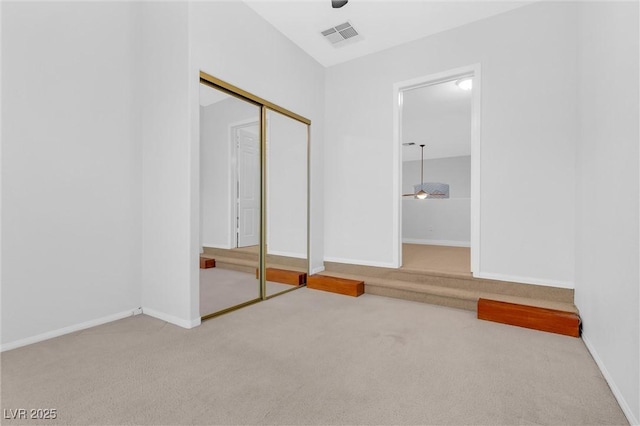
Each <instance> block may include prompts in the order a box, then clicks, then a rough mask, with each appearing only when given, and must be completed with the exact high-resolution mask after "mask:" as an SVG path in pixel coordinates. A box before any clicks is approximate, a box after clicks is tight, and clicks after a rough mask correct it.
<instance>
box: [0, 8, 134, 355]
mask: <svg viewBox="0 0 640 426" xmlns="http://www.w3.org/2000/svg"><path fill="white" fill-rule="evenodd" d="M2 8H3V11H2V35H1V38H2V56H3V58H2V59H3V61H2V88H3V93H2V123H3V127H2V149H3V156H2V229H3V235H2V266H3V268H2V345H3V349H9V348H12V347H16V346H20V345H22V344H26V343H31V342H33V341H37V340H41V339H43V338H47V337H53V336H55V335H57V334H61V333H64V332H69V331H72V330H74V329H79V328H83V327H86V326H90V325H96V324H98V323H100V322H104V321H108V320H113V319H116V318H118V317H122V316H126V315H130V314H131V313H132V311H133V310H134V309H136V308H137V307H139V306H140V300H141V299H140V287H139V283H140V279H141V269H140V261H141V254H140V253H141V202H140V196H141V193H142V192H141V191H142V184H141V172H140V163H141V145H140V121H139V109H138V107H139V105H138V101H137V98H138V96H137V94H138V88H137V84H138V81H137V75H136V73H135V70H136V67H137V65H138V63H137V59H136V58H137V57H138V56H139V52H138V51H137V48H138V45H137V43H136V40H137V39H138V37H139V33H138V30H137V22H136V19H137V6H136V5H132V4H127V3H90V4H82V3H46V2H45V3H32V2H23V3H13V2H4V3H3V5H2ZM79 17H82V19H79Z"/></svg>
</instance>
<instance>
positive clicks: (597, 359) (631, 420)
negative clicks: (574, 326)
mask: <svg viewBox="0 0 640 426" xmlns="http://www.w3.org/2000/svg"><path fill="white" fill-rule="evenodd" d="M582 341H583V342H584V344H585V346H586V347H587V349H588V350H589V353H590V354H591V357H592V358H593V360H594V361H595V362H596V364H597V365H598V368H600V371H601V372H602V375H603V376H604V379H605V380H606V381H607V384H608V385H609V387H610V388H611V392H612V393H613V396H614V397H615V398H616V400H617V401H618V404H620V408H621V409H622V412H623V413H624V415H625V416H626V417H627V420H628V421H629V424H631V425H640V422H639V421H638V419H637V418H636V416H635V415H634V414H633V412H632V411H631V408H630V407H629V404H628V403H627V401H626V399H625V398H624V396H623V395H622V392H620V389H619V388H618V386H617V385H616V382H615V381H614V380H613V377H611V374H609V370H607V367H605V365H604V362H602V358H600V355H598V352H597V351H596V349H595V348H594V347H593V344H591V341H590V340H589V338H588V337H587V336H586V335H585V333H584V330H583V332H582Z"/></svg>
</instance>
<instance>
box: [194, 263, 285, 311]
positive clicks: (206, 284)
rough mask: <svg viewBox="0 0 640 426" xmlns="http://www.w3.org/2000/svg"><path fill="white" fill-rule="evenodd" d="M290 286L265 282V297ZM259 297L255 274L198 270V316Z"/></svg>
mask: <svg viewBox="0 0 640 426" xmlns="http://www.w3.org/2000/svg"><path fill="white" fill-rule="evenodd" d="M291 287H293V286H291V285H287V284H280V283H274V282H270V281H267V296H272V295H274V294H277V293H280V292H282V291H286V290H290V289H291ZM259 297H260V282H259V281H258V279H257V278H256V276H255V274H248V273H246V272H239V271H234V270H231V269H224V268H210V269H200V315H202V316H204V315H208V314H212V313H214V312H218V311H221V310H223V309H227V308H230V307H232V306H235V305H239V304H241V303H244V302H248V301H250V300H253V299H257V298H259Z"/></svg>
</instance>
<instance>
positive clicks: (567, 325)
mask: <svg viewBox="0 0 640 426" xmlns="http://www.w3.org/2000/svg"><path fill="white" fill-rule="evenodd" d="M478 319H483V320H487V321H494V322H499V323H502V324H509V325H517V326H519V327H525V328H531V329H534V330H541V331H548V332H550V333H557V334H564V335H566V336H572V337H580V316H578V315H577V314H575V313H573V312H565V311H557V310H555V309H546V308H539V307H537V306H527V305H519V304H516V303H507V302H499V301H497V300H489V299H479V300H478Z"/></svg>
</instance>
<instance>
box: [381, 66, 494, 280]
mask: <svg viewBox="0 0 640 426" xmlns="http://www.w3.org/2000/svg"><path fill="white" fill-rule="evenodd" d="M467 76H471V77H473V90H472V93H471V272H472V273H473V275H474V276H475V275H476V274H478V273H479V272H480V144H481V140H482V139H481V133H480V107H481V102H480V99H481V98H480V91H481V87H482V80H481V74H480V64H479V63H476V64H472V65H467V66H463V67H460V68H455V69H451V70H447V71H443V72H439V73H436V74H430V75H426V76H422V77H418V78H414V79H411V80H406V81H401V82H398V83H395V84H394V85H393V99H394V103H393V159H394V166H393V168H394V170H393V172H394V173H393V197H394V201H395V204H394V209H393V234H394V235H393V241H394V247H393V264H394V265H395V266H396V267H397V268H399V267H401V266H402V144H401V141H402V126H401V123H402V93H403V92H404V91H405V90H409V89H415V88H417V87H420V86H429V85H432V84H438V83H440V82H444V81H450V80H453V79H455V78H461V77H467Z"/></svg>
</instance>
